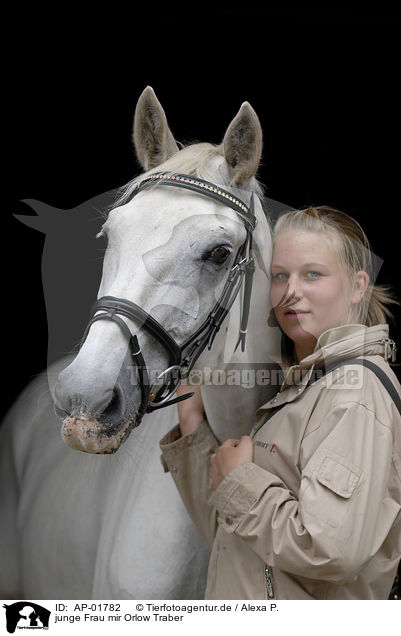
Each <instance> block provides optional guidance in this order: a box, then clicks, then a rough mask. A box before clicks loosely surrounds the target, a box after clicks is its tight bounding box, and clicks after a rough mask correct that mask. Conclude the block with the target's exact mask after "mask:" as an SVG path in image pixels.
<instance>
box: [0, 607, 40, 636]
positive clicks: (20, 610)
mask: <svg viewBox="0 0 401 636" xmlns="http://www.w3.org/2000/svg"><path fill="white" fill-rule="evenodd" d="M3 607H4V608H5V610H6V621H7V631H8V632H9V634H14V632H15V630H16V629H49V618H50V614H51V612H50V611H49V610H48V609H46V608H45V607H42V606H41V605H37V604H36V603H32V602H31V601H19V602H18V603H13V604H12V605H3Z"/></svg>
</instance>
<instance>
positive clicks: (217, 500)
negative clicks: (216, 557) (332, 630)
mask: <svg viewBox="0 0 401 636" xmlns="http://www.w3.org/2000/svg"><path fill="white" fill-rule="evenodd" d="M327 418H334V419H332V425H331V427H330V426H329V428H330V430H331V432H330V434H329V435H328V436H327V437H326V438H325V439H324V441H323V442H321V443H320V444H319V445H318V446H317V448H316V450H315V452H314V453H313V455H312V456H311V457H310V459H309V461H308V462H307V464H306V465H305V467H304V469H303V471H302V476H301V486H300V491H299V495H298V499H297V498H296V497H295V495H294V494H293V493H292V492H291V491H290V490H289V489H288V488H287V486H286V484H285V483H283V482H282V481H281V480H280V479H279V478H278V477H276V476H275V475H273V474H272V473H270V472H268V471H267V470H264V469H263V468H261V467H260V466H257V465H256V464H254V463H252V462H246V463H243V464H240V465H239V466H237V467H236V468H235V469H234V470H233V471H231V472H230V473H229V474H228V475H227V476H226V477H225V479H224V480H223V481H222V482H221V484H220V485H219V487H218V488H217V490H216V491H215V493H214V495H213V497H212V503H213V504H214V505H215V506H216V508H217V510H218V514H219V517H218V522H219V524H221V525H222V526H223V528H224V530H225V531H226V532H229V533H235V534H236V535H237V536H238V537H241V539H242V540H244V541H246V543H247V544H248V546H249V547H250V548H251V549H252V550H254V551H255V552H256V553H257V554H258V555H259V556H260V557H261V558H262V559H263V560H264V561H265V563H267V564H268V565H270V566H273V567H275V566H276V567H278V568H280V569H282V570H285V571H287V572H291V573H293V574H296V575H299V576H304V577H308V578H316V579H319V580H322V581H329V582H335V583H344V582H347V581H349V580H352V579H354V578H355V577H356V576H357V575H358V572H359V571H360V570H361V569H362V568H363V566H364V565H365V564H366V563H367V562H368V561H369V559H370V558H371V557H372V556H373V555H374V554H375V553H376V552H377V550H378V549H379V548H380V546H381V544H382V543H383V541H384V540H385V538H386V536H387V534H388V533H389V531H390V528H391V526H392V525H393V523H394V521H395V519H396V517H397V515H398V514H399V512H400V506H399V505H398V504H397V503H396V502H395V501H394V500H393V499H391V497H389V496H386V490H387V485H388V479H389V472H390V466H391V457H392V430H391V428H389V427H387V426H386V425H384V424H383V423H381V422H380V421H379V420H378V419H377V418H376V416H375V414H374V412H373V411H371V410H369V409H367V408H366V407H365V406H364V405H362V404H360V403H348V404H346V405H337V406H336V407H335V408H334V409H333V410H332V411H331V412H330V413H328V415H327ZM311 435H313V433H311Z"/></svg>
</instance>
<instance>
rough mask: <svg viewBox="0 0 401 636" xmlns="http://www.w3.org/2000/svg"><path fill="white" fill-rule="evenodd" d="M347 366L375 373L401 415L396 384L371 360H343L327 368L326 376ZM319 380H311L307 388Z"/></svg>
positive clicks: (400, 403)
mask: <svg viewBox="0 0 401 636" xmlns="http://www.w3.org/2000/svg"><path fill="white" fill-rule="evenodd" d="M347 364H359V365H361V366H363V367H366V368H367V369H370V370H371V371H373V373H374V374H375V375H376V376H377V377H378V378H379V380H380V382H381V383H382V384H383V386H384V388H385V389H386V390H387V391H388V393H389V395H390V397H391V399H392V400H393V402H394V404H395V405H396V407H397V409H398V412H399V413H400V415H401V397H400V395H399V393H398V391H397V389H396V388H395V386H394V384H393V383H392V381H391V380H390V378H389V377H388V375H387V373H385V372H384V371H383V369H381V368H380V367H379V366H378V365H377V364H375V363H374V362H371V360H366V359H365V358H346V359H345V360H341V361H340V362H337V363H334V364H332V365H329V366H328V367H326V369H325V371H324V375H327V374H328V373H331V372H332V371H334V370H335V369H338V368H339V367H343V366H345V365H347ZM317 379H318V378H315V379H313V380H310V381H309V382H308V384H307V386H310V384H313V383H314V382H316V380H317Z"/></svg>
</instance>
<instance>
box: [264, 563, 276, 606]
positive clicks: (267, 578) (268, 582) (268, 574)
mask: <svg viewBox="0 0 401 636" xmlns="http://www.w3.org/2000/svg"><path fill="white" fill-rule="evenodd" d="M265 584H266V593H267V598H274V589H273V582H272V576H271V571H270V568H269V566H268V565H265Z"/></svg>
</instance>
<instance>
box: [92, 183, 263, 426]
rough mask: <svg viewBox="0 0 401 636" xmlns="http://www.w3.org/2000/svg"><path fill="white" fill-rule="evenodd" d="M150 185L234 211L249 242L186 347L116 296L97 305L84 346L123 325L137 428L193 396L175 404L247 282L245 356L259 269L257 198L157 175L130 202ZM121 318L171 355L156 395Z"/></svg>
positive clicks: (243, 329) (242, 339) (243, 328)
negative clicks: (97, 325) (95, 331)
mask: <svg viewBox="0 0 401 636" xmlns="http://www.w3.org/2000/svg"><path fill="white" fill-rule="evenodd" d="M152 183H159V184H161V185H165V186H172V187H176V188H183V189H186V190H191V191H193V192H197V193H199V194H201V195H204V196H206V197H209V198H211V199H214V200H215V201H218V202H219V203H222V204H223V205H226V206H228V207H230V208H232V209H233V210H234V211H235V212H236V213H237V215H238V216H239V217H240V218H241V220H242V221H243V223H244V226H245V229H246V238H245V241H244V242H243V244H242V245H241V246H240V248H239V249H238V252H237V254H236V257H235V261H234V264H233V266H232V267H231V269H230V272H229V274H228V277H227V280H226V282H225V285H224V288H223V291H222V293H221V295H220V298H219V299H218V301H217V302H216V304H215V306H214V307H213V309H212V311H211V312H210V314H209V315H208V317H207V318H206V320H205V321H204V322H203V324H202V325H201V326H200V327H199V329H197V330H196V331H195V333H193V334H192V335H191V336H190V337H189V338H188V339H187V340H186V341H185V342H184V343H183V344H182V345H179V344H177V342H176V341H175V340H174V338H172V337H171V336H170V334H169V333H168V332H167V331H166V330H165V329H164V327H163V326H162V325H161V324H160V323H159V322H157V320H155V319H154V318H153V317H152V316H151V315H150V314H148V313H147V312H146V311H144V309H142V308H141V307H139V306H138V305H136V304H135V303H133V302H131V301H130V300H126V299H124V298H114V297H113V296H103V297H102V298H99V300H97V301H96V302H95V304H94V305H93V307H92V310H91V316H92V318H91V319H90V321H89V323H88V325H87V327H86V329H85V333H84V335H83V338H82V342H81V346H82V344H83V343H84V341H85V339H86V337H87V335H88V332H89V329H90V327H91V326H92V324H93V323H94V322H96V321H97V320H112V321H113V322H115V323H117V324H118V325H119V327H120V328H121V330H122V332H123V333H124V335H125V337H126V338H127V340H128V343H129V348H130V353H131V357H132V360H133V363H134V365H135V368H136V369H137V374H138V376H137V377H138V380H139V385H140V387H141V403H140V406H139V409H138V416H137V419H136V422H135V425H136V426H138V425H139V423H140V421H141V419H142V417H143V415H144V414H145V413H150V412H152V411H154V410H156V409H159V408H163V407H165V406H169V405H170V404H175V403H176V402H179V401H181V400H183V399H186V398H188V397H190V396H191V395H193V394H192V393H190V394H186V395H183V396H181V397H178V398H175V399H170V398H171V397H172V395H173V394H174V393H175V391H176V389H177V387H178V385H179V383H180V381H181V379H183V378H186V377H187V376H188V374H189V372H190V370H191V369H192V367H193V365H194V364H195V362H196V360H197V359H198V358H199V356H200V354H201V353H202V351H203V350H204V349H205V347H206V346H207V347H208V349H210V348H211V346H212V344H213V340H214V338H215V336H216V334H217V332H218V331H219V329H220V326H221V324H222V322H223V321H224V319H225V317H226V316H227V314H228V312H229V311H230V309H231V307H232V305H233V303H234V301H235V299H236V297H237V294H238V292H239V290H240V288H241V285H242V282H243V280H245V284H244V295H243V306H242V314H241V325H240V333H239V338H238V341H237V344H236V347H235V350H236V349H237V347H238V346H239V345H241V350H242V351H244V349H245V337H246V331H247V324H248V316H249V309H250V300H251V291H252V279H253V273H254V271H255V265H254V262H253V260H254V257H253V253H252V232H253V230H254V229H255V227H256V224H257V219H256V217H255V214H254V195H253V193H252V196H251V202H250V205H249V207H248V206H247V205H246V204H245V203H244V202H243V201H241V200H240V199H239V198H238V197H235V196H234V195H232V194H231V193H230V192H227V191H226V190H223V189H222V188H220V187H218V186H217V185H215V184H213V183H210V182H209V181H204V180H203V179H199V178H197V177H196V178H195V177H191V176H189V175H186V174H167V173H155V174H152V175H150V176H149V177H147V178H146V179H144V180H143V181H141V183H140V184H139V185H138V186H137V188H136V189H135V190H134V193H133V196H132V197H131V198H133V197H134V196H136V195H137V194H138V193H139V192H141V191H143V190H144V189H146V188H147V187H149V185H150V184H152ZM98 312H101V313H98ZM120 316H125V317H126V318H129V319H130V320H132V321H133V322H135V323H139V324H140V325H141V327H142V328H143V329H145V331H147V332H148V333H149V334H150V335H151V336H153V337H154V338H155V339H156V340H157V341H158V342H159V343H160V344H161V345H162V346H163V347H164V349H165V351H166V352H167V354H168V367H167V369H165V370H164V371H163V372H162V373H161V374H160V375H159V376H158V378H157V379H158V380H160V379H162V378H164V384H163V385H162V386H160V387H159V388H158V389H157V392H156V393H154V392H153V391H152V387H150V386H149V376H148V372H147V369H146V365H145V362H144V359H143V356H142V353H141V350H140V347H139V343H138V339H137V337H136V335H133V334H132V333H131V331H130V329H129V327H128V326H127V324H126V323H125V321H124V320H122V318H121V317H120Z"/></svg>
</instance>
